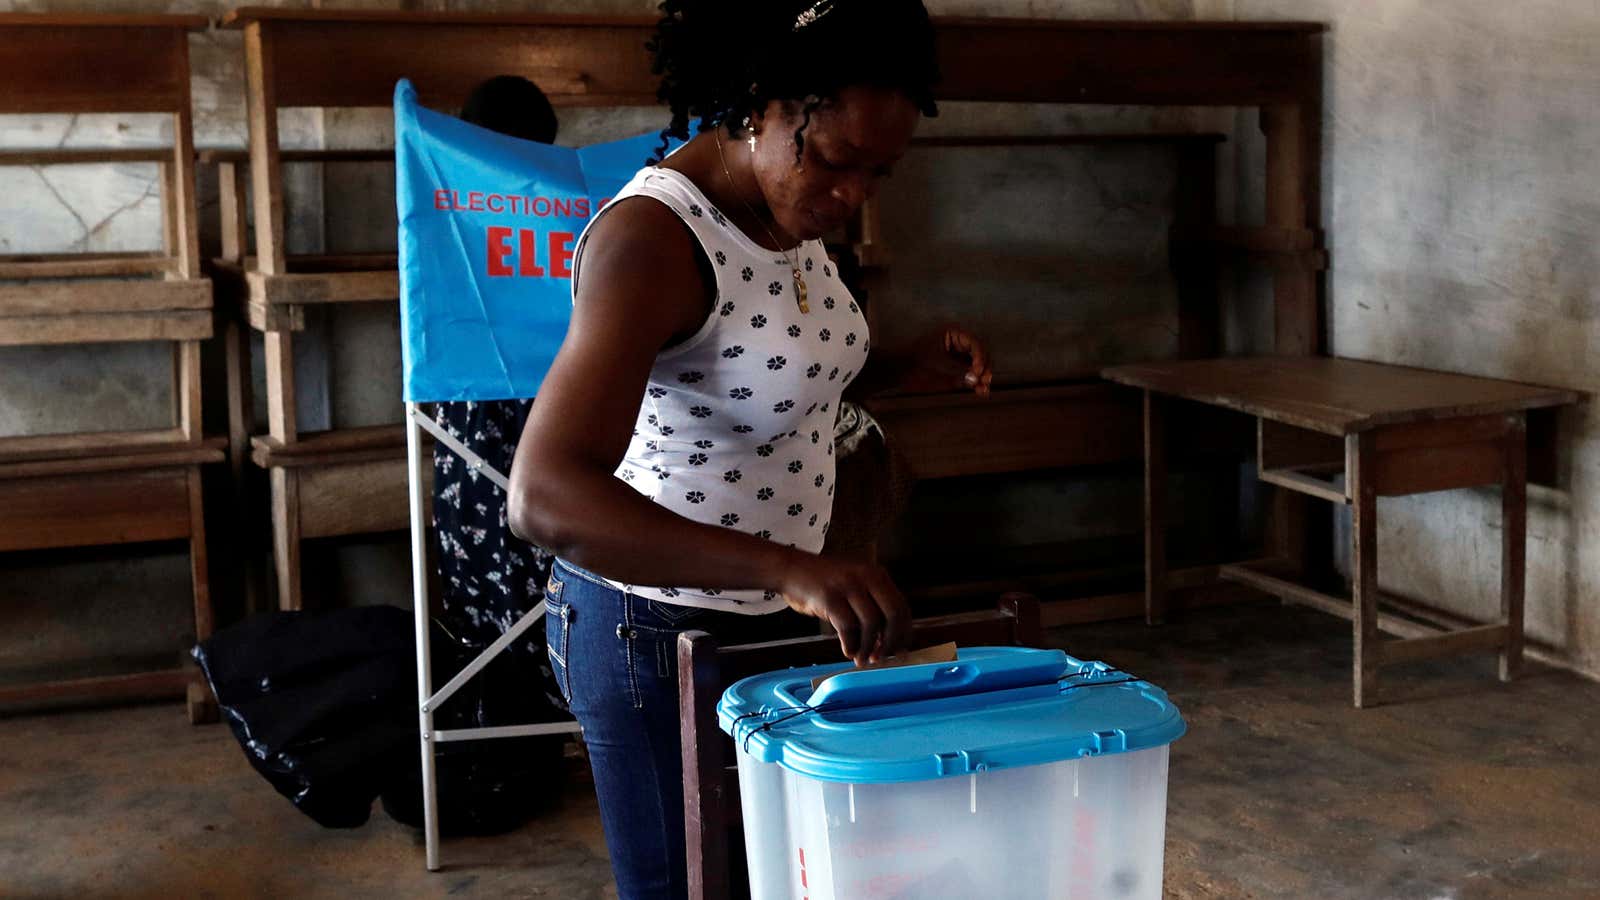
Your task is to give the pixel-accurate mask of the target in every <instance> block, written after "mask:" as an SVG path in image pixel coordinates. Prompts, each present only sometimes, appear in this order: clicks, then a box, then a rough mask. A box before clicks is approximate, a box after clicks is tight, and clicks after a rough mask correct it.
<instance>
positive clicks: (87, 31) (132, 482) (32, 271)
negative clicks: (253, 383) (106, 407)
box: [0, 13, 223, 718]
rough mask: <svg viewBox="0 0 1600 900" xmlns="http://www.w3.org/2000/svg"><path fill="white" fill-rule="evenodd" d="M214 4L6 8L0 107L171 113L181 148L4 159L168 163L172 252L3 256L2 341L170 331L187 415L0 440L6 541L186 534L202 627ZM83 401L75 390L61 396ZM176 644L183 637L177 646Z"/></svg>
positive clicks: (206, 607) (69, 687)
mask: <svg viewBox="0 0 1600 900" xmlns="http://www.w3.org/2000/svg"><path fill="white" fill-rule="evenodd" d="M206 24H207V22H206V19H205V18H203V17H200V16H112V15H66V14H62V15H29V14H15V13H7V14H0V113H11V114H16V113H74V114H76V113H89V114H94V113H112V114H116V113H160V114H163V115H166V116H168V117H170V120H171V125H172V135H173V141H172V145H171V146H170V147H158V148H150V149H129V148H84V149H77V148H73V149H27V150H24V149H13V148H4V149H0V166H69V165H71V166H76V165H96V164H98V165H104V164H108V163H123V164H126V163H148V164H151V165H153V166H156V167H158V168H159V171H160V197H161V204H162V218H163V230H162V234H161V249H160V250H159V251H153V252H140V253H127V252H122V253H45V254H27V255H23V254H11V255H5V256H0V280H5V281H7V282H8V283H7V284H4V285H0V345H7V346H13V345H23V344H31V345H42V344H55V345H63V344H95V343H104V342H121V341H161V342H170V343H171V344H172V346H173V409H174V414H173V420H174V421H173V424H172V425H171V426H169V427H165V428H156V429H145V430H138V431H122V432H99V433H79V434H48V435H30V436H11V437H0V509H4V510H5V515H4V516H3V517H0V551H12V550H35V549H44V548H55V547H80V546H91V545H105V544H123V543H138V542H147V541H168V540H186V541H188V543H189V555H190V564H191V568H190V576H191V579H192V584H193V593H194V627H195V637H196V638H197V639H204V638H205V637H207V636H208V635H209V634H210V632H211V628H212V611H211V599H210V594H209V588H208V585H207V570H206V542H205V523H204V514H203V511H202V510H203V504H202V497H201V486H200V467H201V466H202V465H205V464H207V463H212V462H219V461H221V460H222V459H223V453H222V450H221V447H222V443H223V442H222V440H221V439H220V438H219V439H215V440H207V439H206V437H205V435H204V434H203V433H202V431H201V418H200V342H201V341H203V340H205V339H207V338H209V337H210V336H211V334H212V300H211V283H210V281H208V280H207V279H205V278H204V277H202V275H201V272H200V260H199V256H200V253H199V238H198V231H197V227H196V211H195V197H194V139H193V130H192V125H191V119H190V115H191V114H190V102H189V44H188V35H189V33H190V32H191V31H195V30H198V29H203V28H205V27H206ZM62 400H63V401H65V402H70V401H71V398H70V397H63V398H62ZM173 649H174V654H175V655H177V654H179V653H180V652H181V649H182V648H173ZM186 689H187V690H188V693H189V700H190V714H191V717H192V718H199V717H203V716H205V715H207V714H208V710H207V708H206V703H207V694H206V693H205V692H204V690H203V688H202V687H201V686H200V685H199V683H198V681H197V680H196V679H195V677H194V675H193V670H192V667H190V668H185V667H182V666H177V665H174V666H173V667H171V668H166V669H161V670H159V671H151V672H141V673H135V674H128V675H118V676H106V677H95V678H80V679H73V680H70V681H58V682H49V683H41V684H29V685H16V686H9V687H5V688H0V704H9V703H12V702H24V703H32V702H37V701H41V700H51V699H57V698H63V699H81V698H88V699H113V698H121V697H130V696H151V695H155V696H164V695H168V694H172V693H177V694H182V693H184V692H185V690H186Z"/></svg>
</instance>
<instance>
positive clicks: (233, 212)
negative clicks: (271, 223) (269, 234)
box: [217, 162, 250, 266]
mask: <svg viewBox="0 0 1600 900" xmlns="http://www.w3.org/2000/svg"><path fill="white" fill-rule="evenodd" d="M248 177H249V176H248V175H247V174H246V173H245V171H244V170H242V169H240V168H239V166H238V165H237V164H235V163H231V162H222V163H218V164H217V203H218V206H219V212H220V215H221V217H222V258H223V259H225V260H227V261H229V262H232V263H237V264H239V265H240V266H243V265H244V258H245V257H246V256H248V255H249V251H248V250H246V247H247V246H248V237H249V232H250V220H249V218H248V217H247V216H246V214H245V208H246V206H245V204H246V201H247V200H248V198H249V189H248V186H247V184H246V179H247V178H248Z"/></svg>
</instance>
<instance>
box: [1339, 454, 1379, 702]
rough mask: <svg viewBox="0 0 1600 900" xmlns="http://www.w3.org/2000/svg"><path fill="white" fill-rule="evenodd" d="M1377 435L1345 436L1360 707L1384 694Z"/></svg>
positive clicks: (1356, 664)
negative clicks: (1380, 690) (1380, 692)
mask: <svg viewBox="0 0 1600 900" xmlns="http://www.w3.org/2000/svg"><path fill="white" fill-rule="evenodd" d="M1376 461H1377V436H1376V435H1375V434H1373V432H1371V431H1363V432H1359V433H1357V434H1352V435H1349V436H1348V437H1346V438H1345V472H1346V477H1348V478H1349V479H1350V505H1351V510H1352V513H1353V515H1352V517H1351V519H1352V522H1351V524H1352V527H1351V534H1350V589H1351V591H1350V592H1351V604H1352V606H1353V607H1354V613H1355V615H1354V619H1353V624H1354V633H1355V652H1354V667H1353V669H1354V670H1353V675H1354V679H1355V697H1354V700H1355V705H1356V708H1357V709H1360V708H1364V707H1369V706H1374V705H1376V703H1377V694H1378V491H1377V483H1376V478H1375V476H1376V474H1377V472H1376V467H1375V466H1374V463H1375V462H1376Z"/></svg>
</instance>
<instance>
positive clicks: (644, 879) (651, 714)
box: [545, 559, 817, 900]
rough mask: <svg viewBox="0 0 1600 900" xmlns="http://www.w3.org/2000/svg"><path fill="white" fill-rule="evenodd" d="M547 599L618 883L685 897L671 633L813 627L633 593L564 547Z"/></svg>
mask: <svg viewBox="0 0 1600 900" xmlns="http://www.w3.org/2000/svg"><path fill="white" fill-rule="evenodd" d="M545 602H546V604H547V605H548V612H547V614H546V615H545V637H546V640H547V641H548V643H549V648H550V663H551V669H552V671H553V672H554V674H555V679H556V687H557V689H559V690H560V691H561V695H562V696H563V697H564V698H565V699H566V701H567V703H568V705H569V706H570V707H571V709H572V714H573V716H574V717H575V718H576V719H577V720H578V723H579V724H580V725H582V726H583V736H584V742H585V743H586V744H587V745H588V748H589V764H590V767H591V769H592V770H593V772H594V786H595V793H596V794H597V795H598V796H599V799H600V822H601V825H602V826H603V827H604V828H605V835H606V846H607V848H608V849H609V850H610V852H611V870H612V873H613V874H614V875H615V876H616V879H617V892H618V894H619V895H620V897H621V898H622V900H658V898H659V900H680V898H683V897H685V896H686V895H687V893H688V867H687V864H686V861H685V857H684V828H683V757H682V749H681V748H682V744H681V742H680V740H679V731H678V649H677V647H678V635H679V633H681V632H684V631H706V632H709V633H710V634H712V635H715V636H716V637H717V639H718V640H719V641H721V642H723V643H727V644H734V643H746V642H751V641H761V640H776V639H778V638H782V637H794V636H798V635H802V634H816V633H817V631H816V628H815V626H814V625H811V624H809V622H808V620H806V619H804V618H803V617H801V616H799V615H796V614H795V613H792V612H789V611H787V610H785V611H783V612H779V613H774V614H771V615H764V616H743V615H739V614H737V613H727V612H720V611H717V610H705V609H697V608H694V607H689V606H673V605H671V604H666V603H659V602H657V601H654V600H648V599H645V598H641V597H635V596H633V595H632V594H628V593H625V592H623V591H620V590H617V589H616V588H614V587H612V586H611V585H609V584H607V583H606V582H605V581H604V580H603V579H601V578H600V577H599V576H597V575H595V574H593V573H592V572H588V571H586V570H584V569H580V568H578V567H577V566H574V565H572V564H571V563H568V562H566V561H565V560H559V559H558V560H556V563H555V566H554V568H553V569H552V570H551V573H550V583H549V585H548V587H546V589H545Z"/></svg>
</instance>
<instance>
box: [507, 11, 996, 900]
mask: <svg viewBox="0 0 1600 900" xmlns="http://www.w3.org/2000/svg"><path fill="white" fill-rule="evenodd" d="M662 9H663V13H664V15H663V18H662V20H661V23H660V25H659V28H658V32H657V35H656V39H655V40H654V41H653V43H652V49H653V51H654V53H655V55H656V70H657V71H658V72H660V73H661V74H662V76H663V78H662V83H661V89H660V94H661V97H662V98H663V99H664V100H665V101H666V102H667V103H668V104H669V105H670V107H671V109H672V124H671V126H670V127H669V129H668V133H669V134H675V135H676V136H679V137H688V127H687V126H688V123H689V121H690V118H691V117H699V118H700V119H701V121H702V127H708V128H710V130H708V131H705V132H702V133H700V134H699V135H698V136H695V137H694V138H693V139H692V140H689V142H688V143H687V144H685V145H684V146H683V147H682V148H680V149H679V150H678V151H676V152H675V153H673V154H672V155H671V156H670V157H669V158H667V159H666V160H664V161H662V162H661V163H660V164H658V165H655V166H650V167H646V168H645V169H643V170H641V171H640V172H639V173H638V174H637V175H636V176H635V177H634V179H633V181H631V182H630V183H629V184H628V186H627V187H626V188H624V189H623V190H622V191H621V192H620V193H618V194H617V195H616V198H615V199H614V200H613V201H612V202H611V203H610V204H609V205H608V206H607V207H606V208H605V209H604V210H603V211H602V212H601V213H600V214H599V215H597V216H596V217H595V219H594V221H593V222H591V223H590V226H589V227H588V228H587V229H586V231H585V233H584V234H583V235H582V236H581V237H580V238H579V241H578V245H577V247H576V254H577V255H576V258H575V259H574V263H573V266H574V275H573V292H574V309H573V316H572V323H571V326H570V328H569V330H568V333H567V337H566V341H565V343H564V344H563V345H562V348H561V351H560V353H559V354H558V356H557V358H556V360H555V363H554V365H553V366H552V367H551V369H550V372H549V374H548V375H547V377H546V378H545V381H544V383H543V385H542V386H541V388H540V394H539V400H538V402H537V403H535V404H534V406H533V410H532V413H531V415H530V416H529V419H528V424H527V427H526V429H525V431H524V432H523V438H522V441H521V443H520V445H519V446H518V448H517V454H516V461H515V463H514V465H513V467H512V473H511V527H512V530H513V532H514V533H515V534H517V535H518V536H520V537H523V538H525V539H527V540H531V541H534V542H536V543H538V544H540V545H542V546H544V547H547V548H550V549H551V550H552V551H554V552H555V553H556V555H557V556H558V557H559V559H558V560H557V562H556V564H555V567H554V570H553V572H552V575H551V578H550V583H549V585H548V587H547V589H546V599H547V602H548V603H549V610H550V614H549V615H548V616H547V617H546V622H547V636H548V641H549V646H550V658H551V662H552V666H553V668H554V669H555V673H556V681H557V685H558V687H559V688H560V689H561V690H562V691H563V693H564V694H565V696H566V697H567V699H568V700H569V702H570V704H571V708H572V711H573V713H574V715H575V716H576V717H577V718H578V720H579V722H580V723H582V725H583V726H584V732H585V737H586V740H587V743H588V746H589V755H590V763H591V766H592V767H593V770H594V778H595V787H596V790H597V793H598V794H599V798H600V812H601V820H602V823H603V825H604V827H605V832H606V840H607V844H608V846H609V847H610V851H611V860H612V867H613V870H614V871H615V873H616V878H617V884H618V889H619V891H620V894H621V896H622V897H624V898H630V900H631V898H641V897H651V898H654V897H680V896H683V894H684V893H685V890H686V887H685V881H686V875H685V862H684V849H683V848H684V833H683V807H682V777H681V762H680V756H679V753H680V750H679V740H678V712H677V680H676V677H677V676H676V663H675V641H676V637H677V634H678V633H679V632H681V631H684V630H688V629H698V630H705V631H709V632H711V633H712V634H715V635H717V636H718V637H719V638H721V639H723V640H730V641H732V640H744V639H749V638H753V637H759V636H761V635H762V634H763V633H769V632H770V631H771V630H772V629H774V628H776V627H778V626H777V625H776V624H774V623H775V620H778V619H781V618H782V613H783V611H785V610H786V609H787V610H793V611H795V612H798V613H802V614H804V615H808V616H813V617H816V618H819V619H823V620H825V621H827V622H828V623H830V624H831V625H832V626H833V627H834V628H835V629H836V630H837V631H838V633H839V641H840V646H841V648H842V650H843V651H844V655H845V656H846V657H848V658H850V659H853V660H855V661H856V662H858V663H862V662H867V661H869V660H876V659H879V658H881V657H883V656H886V655H892V654H893V653H895V652H897V651H898V650H900V649H902V648H903V647H904V646H905V644H906V640H907V636H908V633H909V625H910V618H911V616H910V612H909V610H908V609H907V606H906V602H905V599H904V598H903V597H902V596H901V594H900V592H899V591H898V590H897V589H896V588H895V586H894V584H893V582H891V581H890V579H889V577H888V576H887V575H886V574H885V573H884V571H883V570H882V569H881V568H879V567H878V566H876V565H873V564H870V563H865V562H856V561H844V560H837V559H829V558H824V557H822V556H819V555H817V552H816V551H817V550H819V549H820V548H821V547H822V544H823V539H824V536H825V534H826V532H827V530H828V524H829V519H830V515H831V512H832V507H831V504H832V494H833V484H832V482H833V462H834V458H833V453H834V450H833V442H832V440H829V439H828V436H830V435H831V434H832V433H833V427H834V417H835V415H836V414H837V412H838V402H839V395H840V392H841V391H842V390H843V388H844V386H845V385H847V384H850V383H851V382H852V380H854V379H870V380H872V381H873V383H878V384H882V385H884V386H890V385H894V384H896V382H897V381H898V380H899V379H900V378H901V377H902V376H906V375H916V376H919V377H918V378H917V379H916V381H917V383H918V386H920V387H924V388H927V387H937V388H951V389H953V388H959V387H961V386H963V385H965V386H966V387H968V388H971V389H973V390H975V391H977V392H979V393H980V394H981V393H987V391H988V385H989V380H990V378H991V375H990V372H989V369H988V364H987V362H986V361H985V358H984V354H983V351H982V349H981V347H980V346H979V344H978V342H977V341H976V340H974V339H973V338H972V337H971V336H970V335H968V334H967V333H965V332H963V331H961V330H960V329H955V328H951V329H947V330H945V331H942V332H941V333H939V334H937V335H935V336H933V338H932V339H931V340H930V341H928V343H927V352H926V353H925V354H923V355H922V356H920V357H918V356H915V355H896V356H894V357H889V356H883V355H881V351H880V353H879V354H874V358H873V364H872V365H871V366H868V365H867V356H868V348H869V345H870V340H869V337H868V335H867V329H866V322H865V320H864V319H863V317H862V315H861V312H860V309H859V307H858V305H857V304H856V303H855V301H853V300H852V299H851V297H850V295H849V293H848V292H847V291H846V290H845V289H844V286H843V285H842V284H841V283H840V282H839V279H838V276H837V272H836V271H835V270H834V267H833V265H832V264H831V262H830V261H829V260H828V258H827V256H826V255H825V254H824V252H823V249H822V245H821V244H820V242H819V240H818V239H819V238H820V237H821V236H822V235H824V234H826V233H828V232H831V231H833V230H834V229H836V228H838V227H839V226H841V225H842V224H844V222H845V221H846V219H847V218H848V217H849V216H850V215H851V214H852V213H854V211H855V210H856V209H857V208H859V207H860V205H861V204H862V203H863V202H864V201H865V200H866V199H867V197H868V196H870V195H871V194H872V192H873V190H874V189H875V187H876V185H877V183H878V181H879V180H880V179H881V178H883V177H884V176H886V175H887V174H888V170H889V169H890V167H891V166H892V165H893V164H894V162H895V161H896V160H898V159H899V158H900V156H901V155H902V154H903V153H904V152H905V151H906V148H907V146H908V145H909V143H910V140H911V135H912V131H913V130H914V128H915V126H916V124H917V121H918V118H919V116H921V115H934V114H935V113H936V108H935V106H934V103H933V98H932V89H931V87H932V84H933V82H934V80H935V78H936V74H937V67H936V64H935V60H934V55H933V34H932V29H931V26H930V24H929V21H928V15H927V11H926V10H925V9H924V8H923V6H922V4H921V2H920V0H837V2H834V0H822V2H817V3H807V4H797V3H792V2H779V0H764V2H761V3H746V2H739V0H732V2H729V0H724V2H693V0H668V2H666V3H663V4H662ZM919 363H920V364H919ZM874 369H876V370H877V371H873V370H874Z"/></svg>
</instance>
